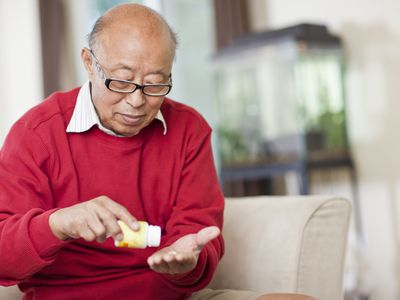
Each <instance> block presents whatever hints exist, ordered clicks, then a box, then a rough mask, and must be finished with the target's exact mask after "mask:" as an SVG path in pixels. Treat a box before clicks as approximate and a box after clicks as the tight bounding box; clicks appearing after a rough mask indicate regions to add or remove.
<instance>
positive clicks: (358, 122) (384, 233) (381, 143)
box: [253, 0, 400, 300]
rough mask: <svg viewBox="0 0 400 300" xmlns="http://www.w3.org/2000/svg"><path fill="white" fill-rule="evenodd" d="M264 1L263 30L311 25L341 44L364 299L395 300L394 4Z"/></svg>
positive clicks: (399, 173)
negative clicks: (362, 242)
mask: <svg viewBox="0 0 400 300" xmlns="http://www.w3.org/2000/svg"><path fill="white" fill-rule="evenodd" d="M253 2H254V3H256V2H259V0H258V1H254V0H253ZM265 2H266V3H267V5H266V12H265V19H266V20H268V26H269V27H270V28H276V27H283V26H288V25H292V24H295V23H300V22H313V23H316V22H317V23H323V24H326V25H328V26H329V28H330V29H331V30H332V31H333V32H334V33H337V34H339V35H340V36H342V37H343V39H344V42H345V48H346V54H347V76H346V84H347V96H348V97H347V104H348V123H349V131H350V132H349V133H350V140H351V144H352V149H353V154H354V158H355V161H356V164H357V170H358V178H359V192H360V201H361V214H362V220H363V223H364V231H365V238H366V243H367V252H366V253H367V257H368V264H369V270H367V275H368V277H370V286H371V300H395V299H400V293H399V288H400V221H399V216H400V117H399V115H400V1H398V0H381V1H375V0H335V1H319V0H303V1H291V0H268V1H267V0H265Z"/></svg>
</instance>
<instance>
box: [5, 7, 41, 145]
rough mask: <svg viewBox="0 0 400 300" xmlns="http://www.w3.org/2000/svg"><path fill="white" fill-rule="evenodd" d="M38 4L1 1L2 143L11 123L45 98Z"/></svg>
mask: <svg viewBox="0 0 400 300" xmlns="http://www.w3.org/2000/svg"><path fill="white" fill-rule="evenodd" d="M39 37H40V30H39V17H38V7H37V5H36V1H32V0H20V1H15V0H1V1H0V41H1V47H0V66H1V67H0V91H1V97H0V108H1V109H0V145H1V144H2V142H3V140H4V138H5V136H6V134H7V132H8V130H9V128H10V126H11V125H12V124H13V123H14V122H15V120H16V119H17V118H18V117H20V116H21V115H22V114H23V113H24V112H25V111H26V110H27V109H28V108H30V107H31V106H33V105H34V104H36V103H38V102H39V101H40V100H41V98H42V78H41V74H42V71H41V64H42V62H41V54H40V51H41V50H40V49H41V48H40V43H39V41H40V39H39Z"/></svg>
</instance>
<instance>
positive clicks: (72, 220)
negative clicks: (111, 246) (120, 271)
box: [49, 196, 139, 243]
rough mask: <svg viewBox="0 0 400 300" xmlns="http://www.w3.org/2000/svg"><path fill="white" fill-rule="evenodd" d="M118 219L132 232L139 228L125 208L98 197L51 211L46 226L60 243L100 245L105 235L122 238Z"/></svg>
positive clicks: (103, 197)
mask: <svg viewBox="0 0 400 300" xmlns="http://www.w3.org/2000/svg"><path fill="white" fill-rule="evenodd" d="M118 220H122V221H124V222H125V223H126V224H128V226H130V227H131V228H132V230H135V231H136V230H138V229H139V224H138V223H137V220H136V218H135V217H133V216H132V215H131V214H130V213H129V211H128V210H127V209H126V208H125V207H123V206H122V205H120V204H118V203H116V202H115V201H113V200H111V199H110V198H108V197H106V196H100V197H97V198H95V199H92V200H89V201H86V202H82V203H79V204H76V205H73V206H70V207H66V208H63V209H60V210H58V211H56V212H54V213H53V214H52V215H50V217H49V225H50V228H51V230H52V231H53V233H54V235H55V236H56V237H58V238H59V239H61V240H66V239H68V238H74V239H76V238H82V239H84V240H86V241H93V240H96V241H98V242H100V243H101V242H104V241H105V240H106V238H107V237H108V236H112V237H113V238H114V239H116V240H121V239H122V238H123V235H122V231H121V228H120V226H119V225H118V223H117V221H118Z"/></svg>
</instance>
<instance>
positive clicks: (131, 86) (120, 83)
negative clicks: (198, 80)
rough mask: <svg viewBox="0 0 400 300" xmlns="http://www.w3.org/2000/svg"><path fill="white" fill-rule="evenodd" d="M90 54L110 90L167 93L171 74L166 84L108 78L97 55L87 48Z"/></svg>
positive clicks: (158, 95) (158, 94) (159, 95)
mask: <svg viewBox="0 0 400 300" xmlns="http://www.w3.org/2000/svg"><path fill="white" fill-rule="evenodd" d="M89 51H90V53H91V54H92V56H93V58H94V60H95V64H96V69H97V71H98V72H99V73H100V74H101V77H102V79H103V80H104V84H105V86H106V87H107V89H109V90H110V91H113V92H117V93H124V94H131V93H134V92H135V91H136V90H141V91H142V93H143V94H145V95H147V96H151V97H161V96H165V95H167V94H168V93H169V92H170V91H171V88H172V79H171V75H170V76H169V81H170V83H166V84H143V85H141V84H138V83H134V82H132V81H129V80H121V79H114V78H108V77H107V76H106V73H105V72H104V71H103V68H102V66H101V64H100V63H99V61H98V59H97V57H96V56H95V55H94V53H93V51H92V49H90V50H89Z"/></svg>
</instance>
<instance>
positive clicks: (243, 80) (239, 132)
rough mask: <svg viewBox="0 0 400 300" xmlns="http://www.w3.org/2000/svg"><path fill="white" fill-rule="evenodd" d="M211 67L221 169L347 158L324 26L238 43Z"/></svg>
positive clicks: (337, 79)
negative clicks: (216, 108)
mask: <svg viewBox="0 0 400 300" xmlns="http://www.w3.org/2000/svg"><path fill="white" fill-rule="evenodd" d="M213 65H214V67H215V76H216V87H217V106H218V110H217V111H218V113H217V114H218V129H217V132H218V138H219V145H220V147H219V155H220V160H221V165H222V167H224V166H240V165H252V164H260V163H266V164H268V163H285V162H290V161H299V160H303V161H324V160H330V159H337V158H341V157H348V156H349V144H348V139H347V130H346V113H345V108H346V105H345V87H344V55H343V48H342V43H341V40H340V38H339V37H338V36H335V35H332V34H331V33H329V32H328V30H327V27H326V26H323V25H316V24H300V25H296V26H291V27H287V28H283V29H279V30H273V31H267V32H262V33H257V34H253V35H249V36H245V37H243V38H239V39H237V40H236V41H235V42H234V43H233V44H232V45H231V46H229V47H227V48H224V49H222V50H220V51H219V52H218V53H217V54H216V55H215V56H214V58H213Z"/></svg>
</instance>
